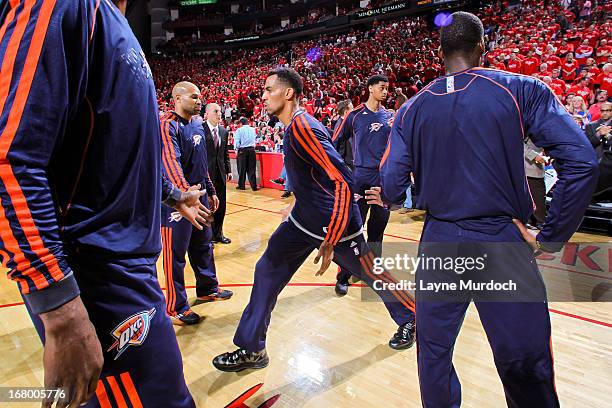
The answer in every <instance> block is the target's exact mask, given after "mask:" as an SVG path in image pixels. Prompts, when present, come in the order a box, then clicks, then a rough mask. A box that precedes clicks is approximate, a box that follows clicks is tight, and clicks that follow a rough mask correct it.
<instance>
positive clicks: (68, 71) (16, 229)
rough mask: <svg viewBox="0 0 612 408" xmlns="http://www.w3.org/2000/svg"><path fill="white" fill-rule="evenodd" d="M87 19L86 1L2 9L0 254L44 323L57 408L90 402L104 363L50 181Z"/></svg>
mask: <svg viewBox="0 0 612 408" xmlns="http://www.w3.org/2000/svg"><path fill="white" fill-rule="evenodd" d="M24 3H25V4H24ZM89 3H92V4H89ZM9 4H10V5H12V6H13V8H12V9H10V5H9ZM9 9H10V10H9ZM93 16H94V11H93V2H88V3H86V2H76V4H72V2H71V4H70V6H69V7H68V6H66V3H65V2H54V1H42V2H36V4H35V5H33V3H32V2H24V1H11V2H10V3H9V2H6V1H5V2H2V5H0V26H2V29H1V30H0V33H1V34H0V44H2V46H0V67H1V68H0V69H1V72H0V78H2V82H3V86H2V90H0V94H2V95H1V96H0V101H1V102H0V238H1V239H0V255H1V256H2V258H3V262H2V264H3V266H5V267H8V269H9V272H8V276H9V278H11V279H13V280H15V281H17V283H18V285H19V288H20V290H21V293H22V294H23V297H24V299H25V301H26V302H27V304H28V306H29V308H30V310H31V312H32V313H33V314H37V315H39V316H40V318H41V320H42V322H43V325H44V330H45V333H44V334H45V344H44V358H43V364H44V370H45V373H44V374H45V375H44V385H45V387H46V388H51V387H53V388H58V387H65V388H66V390H67V396H66V399H65V401H64V402H65V403H66V404H65V405H64V404H62V406H67V405H68V403H70V404H71V406H77V405H79V404H81V403H85V402H87V400H88V399H89V398H90V397H91V395H92V394H93V392H94V391H95V388H96V383H97V381H98V377H99V375H100V370H101V368H102V363H103V357H102V349H101V347H100V343H99V341H98V339H97V336H96V332H95V329H94V327H93V325H92V324H91V322H90V321H89V318H88V315H87V311H86V309H85V307H84V305H83V302H82V301H81V298H80V296H79V287H78V285H77V282H76V280H75V277H74V275H73V272H72V270H71V268H70V266H69V265H68V263H67V261H66V255H65V253H64V247H63V242H62V238H61V235H60V224H61V223H60V220H59V219H58V214H59V213H60V209H59V205H58V203H57V202H56V201H55V199H54V194H53V191H52V188H51V183H50V181H49V177H48V174H49V172H48V167H49V163H50V161H51V160H52V156H53V152H54V151H55V149H56V147H57V144H58V143H60V141H61V139H62V137H63V134H64V131H65V129H66V127H67V125H68V123H69V122H70V121H71V120H72V119H73V118H74V116H75V115H77V114H78V113H77V112H78V110H79V109H78V105H80V104H81V103H83V102H84V98H85V91H86V83H85V80H84V79H85V78H87V71H86V70H87V67H88V61H89V60H90V56H89V51H90V47H89V44H90V43H89V42H90V38H91V36H93V34H92V32H91V30H92V29H93V27H94V25H93V24H92V21H93ZM7 44H8V45H7ZM50 101H52V102H50ZM84 273H86V271H84ZM58 405H59V404H58ZM45 406H50V405H49V404H48V403H45Z"/></svg>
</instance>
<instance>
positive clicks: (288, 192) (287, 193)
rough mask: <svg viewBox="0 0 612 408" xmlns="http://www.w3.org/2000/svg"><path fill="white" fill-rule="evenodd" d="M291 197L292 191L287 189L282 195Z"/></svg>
mask: <svg viewBox="0 0 612 408" xmlns="http://www.w3.org/2000/svg"><path fill="white" fill-rule="evenodd" d="M289 197H291V191H285V192H284V193H283V195H282V196H281V198H289Z"/></svg>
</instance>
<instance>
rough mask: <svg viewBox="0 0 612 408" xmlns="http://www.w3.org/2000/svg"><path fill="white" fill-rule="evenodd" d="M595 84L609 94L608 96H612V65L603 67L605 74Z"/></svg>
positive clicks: (600, 75)
mask: <svg viewBox="0 0 612 408" xmlns="http://www.w3.org/2000/svg"><path fill="white" fill-rule="evenodd" d="M595 84H596V85H598V86H599V89H603V90H604V91H606V92H608V96H610V95H612V64H606V65H604V66H603V72H602V73H601V74H599V76H598V77H597V78H596V79H595Z"/></svg>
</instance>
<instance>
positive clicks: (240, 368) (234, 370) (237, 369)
mask: <svg viewBox="0 0 612 408" xmlns="http://www.w3.org/2000/svg"><path fill="white" fill-rule="evenodd" d="M268 364H270V360H266V361H261V362H258V363H254V364H249V365H247V366H244V365H241V366H238V367H223V366H218V365H217V364H215V363H214V362H213V365H214V366H215V368H216V369H217V370H219V371H225V372H226V373H237V372H240V371H244V370H248V369H249V368H251V369H254V370H259V369H262V368H266V367H267V366H268Z"/></svg>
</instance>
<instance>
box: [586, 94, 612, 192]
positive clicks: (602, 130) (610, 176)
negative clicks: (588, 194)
mask: <svg viewBox="0 0 612 408" xmlns="http://www.w3.org/2000/svg"><path fill="white" fill-rule="evenodd" d="M584 131H585V132H586V135H587V137H588V138H589V141H590V142H591V144H592V145H593V147H594V148H595V152H596V153H597V160H598V161H599V180H598V181H597V187H596V188H595V194H593V198H594V199H595V200H596V201H608V200H610V199H612V103H610V102H604V103H602V104H601V118H600V119H599V120H597V121H595V122H591V123H589V124H588V125H586V127H585V129H584Z"/></svg>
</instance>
